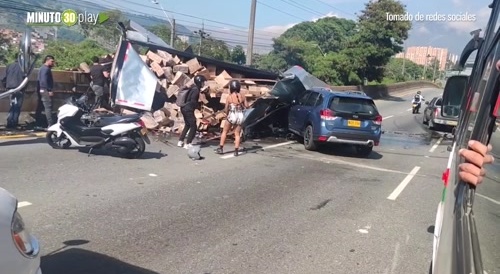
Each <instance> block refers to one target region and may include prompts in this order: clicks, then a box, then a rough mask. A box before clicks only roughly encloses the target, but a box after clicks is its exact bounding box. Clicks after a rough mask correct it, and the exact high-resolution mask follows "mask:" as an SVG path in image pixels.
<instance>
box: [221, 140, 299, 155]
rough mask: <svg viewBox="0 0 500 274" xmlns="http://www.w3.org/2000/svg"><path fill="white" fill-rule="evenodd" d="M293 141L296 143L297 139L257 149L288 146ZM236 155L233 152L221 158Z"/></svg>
mask: <svg viewBox="0 0 500 274" xmlns="http://www.w3.org/2000/svg"><path fill="white" fill-rule="evenodd" d="M293 143H296V142H295V141H288V142H283V143H278V144H274V145H270V146H266V147H263V148H259V149H256V150H266V149H270V148H275V147H281V146H286V145H291V144H293ZM233 157H234V154H231V155H226V156H221V157H220V158H221V159H229V158H233Z"/></svg>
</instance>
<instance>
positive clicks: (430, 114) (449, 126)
mask: <svg viewBox="0 0 500 274" xmlns="http://www.w3.org/2000/svg"><path fill="white" fill-rule="evenodd" d="M442 101H443V99H442V97H434V98H432V100H431V101H430V102H429V101H426V102H425V104H426V105H427V106H426V107H425V109H424V115H423V117H422V123H423V124H424V125H428V126H429V129H431V130H437V131H442V132H448V133H452V132H453V128H455V127H456V126H457V124H458V115H457V116H451V117H443V116H441V105H442Z"/></svg>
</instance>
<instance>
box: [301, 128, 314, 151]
mask: <svg viewBox="0 0 500 274" xmlns="http://www.w3.org/2000/svg"><path fill="white" fill-rule="evenodd" d="M304 147H305V148H306V149H307V150H316V148H317V145H316V142H314V137H313V127H312V126H311V125H309V126H307V127H306V131H305V132H304Z"/></svg>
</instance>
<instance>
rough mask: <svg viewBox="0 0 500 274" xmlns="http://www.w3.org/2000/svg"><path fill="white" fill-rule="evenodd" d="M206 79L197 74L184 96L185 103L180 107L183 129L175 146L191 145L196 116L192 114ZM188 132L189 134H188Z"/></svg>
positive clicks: (186, 147)
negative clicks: (185, 96)
mask: <svg viewBox="0 0 500 274" xmlns="http://www.w3.org/2000/svg"><path fill="white" fill-rule="evenodd" d="M206 81H207V79H206V78H205V77H204V76H202V75H197V76H195V77H194V86H193V87H191V89H190V90H189V93H188V94H187V98H186V105H184V106H183V107H181V113H182V117H184V124H185V126H184V129H183V130H182V133H181V136H180V137H179V142H178V143H177V146H179V147H184V148H185V149H189V148H190V147H191V143H192V142H193V140H194V137H195V135H196V129H197V125H196V116H195V115H194V111H195V110H196V109H197V108H198V101H199V99H200V91H201V90H202V88H203V87H204V86H205V83H206ZM188 132H189V134H188ZM186 135H187V140H186V144H184V138H186Z"/></svg>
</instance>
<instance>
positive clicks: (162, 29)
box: [148, 24, 189, 50]
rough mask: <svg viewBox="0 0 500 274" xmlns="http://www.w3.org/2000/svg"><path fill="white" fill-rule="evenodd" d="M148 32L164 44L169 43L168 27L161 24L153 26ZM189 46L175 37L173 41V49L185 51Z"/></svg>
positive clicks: (169, 33)
mask: <svg viewBox="0 0 500 274" xmlns="http://www.w3.org/2000/svg"><path fill="white" fill-rule="evenodd" d="M148 30H149V31H150V32H152V33H153V34H155V35H156V36H158V37H159V38H161V40H163V41H164V42H165V43H167V44H169V43H170V36H171V32H170V26H167V25H164V24H161V25H154V26H151V27H149V28H148ZM188 46H189V45H188V44H187V43H185V42H184V41H182V40H180V39H179V38H178V37H177V36H176V37H175V39H174V48H175V49H178V50H185V49H186V48H187V47H188Z"/></svg>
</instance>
